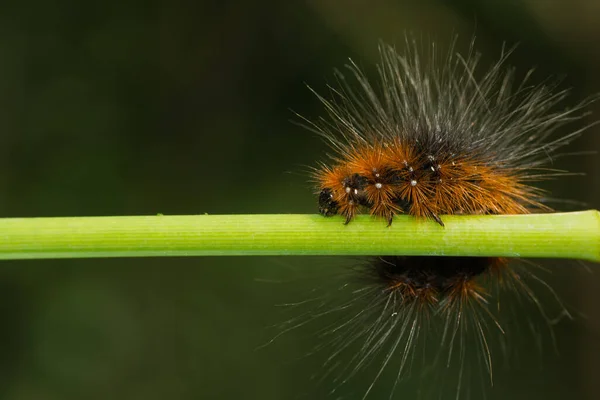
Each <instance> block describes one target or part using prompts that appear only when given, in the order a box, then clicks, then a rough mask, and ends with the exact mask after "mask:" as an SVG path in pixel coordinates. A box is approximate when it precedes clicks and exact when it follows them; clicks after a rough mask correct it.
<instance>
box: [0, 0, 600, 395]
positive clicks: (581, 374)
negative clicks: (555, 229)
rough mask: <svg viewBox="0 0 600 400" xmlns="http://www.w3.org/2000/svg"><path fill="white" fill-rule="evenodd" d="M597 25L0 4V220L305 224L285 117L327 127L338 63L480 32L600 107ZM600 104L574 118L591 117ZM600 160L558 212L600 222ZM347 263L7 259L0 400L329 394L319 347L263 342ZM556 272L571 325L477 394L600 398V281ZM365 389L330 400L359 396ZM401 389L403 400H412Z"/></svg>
mask: <svg viewBox="0 0 600 400" xmlns="http://www.w3.org/2000/svg"><path fill="white" fill-rule="evenodd" d="M599 16H600V3H599V2H597V1H595V0H571V1H567V0H564V1H553V2H550V1H543V0H538V1H534V0H529V1H500V0H498V1H475V0H472V1H468V0H462V1H442V0H439V1H435V0H424V1H412V2H408V1H404V2H403V1H386V0H375V1H368V2H367V1H357V0H352V1H334V0H309V1H304V2H298V1H137V2H136V1H116V0H105V1H102V2H100V1H74V0H55V1H39V0H19V1H16V0H5V1H3V2H2V4H1V5H0V167H1V168H0V212H1V214H2V216H3V217H17V216H18V217H34V216H88V215H130V214H131V215H145V214H156V213H164V214H167V215H168V214H198V213H205V212H207V213H211V214H218V213H313V212H315V211H316V206H315V198H314V195H313V194H312V189H311V187H310V185H309V184H308V183H307V176H306V174H305V172H304V171H306V168H305V166H307V165H314V164H315V163H316V162H317V161H318V160H323V159H324V153H325V151H326V148H325V145H324V144H323V143H322V142H321V141H320V140H319V139H318V138H317V137H315V135H314V134H312V133H310V132H307V131H305V130H303V129H302V128H300V127H298V126H296V125H294V124H292V123H290V119H294V118H295V117H294V114H293V112H292V111H291V110H293V111H296V112H299V113H301V114H303V115H305V116H307V117H311V118H315V117H317V116H318V115H321V114H323V112H322V110H321V106H320V105H319V103H318V101H317V100H316V99H315V97H314V96H313V95H311V94H310V92H309V91H308V90H307V89H306V87H305V83H308V84H310V85H311V86H312V87H314V88H315V89H317V90H318V91H321V92H324V91H325V85H326V84H327V83H328V82H329V83H332V82H334V79H333V76H332V70H333V68H334V67H341V66H343V64H344V63H346V61H347V57H349V56H350V57H352V58H353V59H355V60H356V61H357V62H358V63H359V65H363V66H366V67H367V69H369V68H371V66H372V64H373V63H374V62H375V61H376V58H377V41H378V40H379V39H383V40H385V41H386V42H389V43H393V44H397V45H398V47H400V48H401V47H402V39H403V35H404V32H406V31H413V32H415V33H417V34H419V35H420V34H422V35H423V36H424V37H431V38H434V39H439V40H440V41H441V42H442V43H447V42H448V39H449V37H451V35H452V34H454V33H456V34H459V48H461V49H464V48H465V47H466V45H467V44H468V42H469V41H470V39H471V37H472V36H473V35H476V36H477V48H478V49H479V50H481V51H482V52H483V53H484V61H485V62H484V63H487V62H491V61H493V60H494V58H495V57H497V56H498V54H499V53H500V49H501V47H502V44H503V42H507V43H508V44H510V45H512V44H515V43H519V47H518V48H517V50H516V52H515V54H514V56H513V57H512V58H511V60H510V63H511V64H513V65H515V66H516V67H517V68H518V70H519V71H520V72H521V73H525V71H527V70H528V69H529V68H530V67H532V66H535V67H536V68H537V70H538V72H537V73H536V75H535V76H536V77H537V79H539V80H542V79H544V78H546V77H547V76H548V75H554V76H566V78H565V79H564V86H565V87H568V86H572V87H574V92H573V96H572V97H570V98H569V102H570V103H571V104H575V103H576V102H577V101H579V100H580V99H582V98H583V97H585V96H587V95H589V94H591V93H596V92H600V80H599V78H598V73H597V71H598V70H599V68H600V50H599V48H598V43H599V41H600V24H599V23H598V21H599V20H598V18H599ZM595 108H596V110H595V116H592V117H590V119H587V121H585V122H586V123H589V122H591V121H592V120H593V118H595V119H599V118H600V109H599V107H598V105H597V104H596V105H595ZM591 110H592V111H594V110H593V107H592V108H591ZM599 133H600V132H599V130H598V128H594V129H592V130H589V131H588V132H587V133H586V134H585V135H584V136H583V137H582V138H581V139H579V140H578V141H577V142H576V143H573V145H572V146H570V148H569V149H567V150H566V151H568V152H571V151H573V152H577V151H582V150H597V149H600V138H599V136H598V134H599ZM599 165H600V161H599V158H598V156H581V157H571V158H564V159H560V160H557V164H556V166H557V167H560V168H568V169H569V170H572V171H582V172H585V173H586V175H585V176H573V177H568V178H565V179H562V180H560V181H557V182H551V183H549V184H548V185H546V187H548V188H549V189H551V190H552V191H553V194H554V195H555V196H556V197H561V198H568V199H573V200H579V201H585V202H587V206H572V205H558V206H557V208H561V209H577V208H600V190H599V189H598V187H600V174H599V173H598V171H599V168H598V167H599ZM347 265H348V261H345V262H344V261H340V260H337V261H334V260H327V259H308V258H294V259H292V258H286V259H281V258H258V257H254V258H248V257H246V258H244V257H237V258H163V259H107V260H59V261H15V262H2V263H1V264H0V321H1V324H2V329H1V330H0V398H2V399H19V400H20V399H79V398H89V399H106V398H115V399H137V398H140V399H141V398H143V399H165V398H181V399H187V398H220V399H234V398H244V399H296V398H324V397H325V394H326V393H327V391H326V388H323V387H322V385H319V384H318V382H316V381H312V380H310V377H311V375H319V374H320V371H321V369H320V363H322V361H323V357H319V356H318V355H317V356H315V357H313V356H309V357H304V356H305V355H306V354H308V353H309V352H310V351H311V349H312V348H313V347H314V346H315V345H318V341H317V339H315V337H314V336H313V335H311V329H306V330H298V331H294V332H291V333H289V334H288V335H285V336H284V337H282V338H280V340H277V341H275V342H274V343H273V344H271V345H269V346H266V347H264V348H261V349H258V350H257V349H256V348H257V347H258V346H260V345H261V344H263V343H265V342H267V341H268V340H269V339H270V338H271V337H273V336H274V335H276V333H277V332H278V330H277V328H276V327H274V325H276V324H278V323H281V322H283V321H285V320H286V319H288V318H290V316H291V317H293V316H294V311H293V310H292V311H291V313H290V312H289V310H287V311H286V310H283V311H282V308H281V307H276V306H275V305H276V304H280V303H286V302H292V301H298V300H302V299H303V298H309V297H311V294H310V293H311V290H313V289H314V288H315V282H322V281H323V279H327V276H328V275H327V274H324V273H323V271H324V270H328V271H329V272H331V271H335V270H336V269H337V270H340V269H343V268H344V267H346V266H347ZM561 267H564V268H561ZM592 267H593V268H592V270H593V269H595V266H592ZM329 272H328V273H329ZM320 274H321V275H320ZM552 275H553V277H551V278H550V281H556V282H558V284H557V285H556V286H557V291H559V292H560V293H561V295H562V296H564V297H563V298H564V299H565V302H567V303H568V304H570V305H572V306H573V307H574V309H576V310H578V311H579V313H578V315H577V319H576V321H561V322H560V323H559V324H557V326H556V327H555V333H556V347H557V351H555V350H554V349H553V348H552V345H551V344H548V342H550V340H545V342H546V345H545V347H544V350H543V351H542V356H541V357H540V352H539V351H538V350H537V349H536V348H535V346H534V345H532V344H531V343H529V344H528V342H527V340H523V341H522V342H523V343H521V344H520V346H521V347H520V348H517V349H516V350H515V349H513V351H514V352H518V353H519V354H520V357H519V360H518V362H517V363H516V364H517V365H516V366H515V367H514V368H510V369H507V368H503V367H502V364H503V363H502V362H499V367H498V369H497V371H496V379H495V388H494V390H493V391H491V392H490V393H488V398H505V397H508V396H510V398H513V399H531V398H544V399H564V398H573V399H597V398H598V397H600V383H599V381H598V377H599V374H600V345H599V339H600V311H599V309H598V306H597V304H599V302H600V294H599V293H600V290H599V289H600V283H599V281H600V279H599V273H598V271H592V273H589V272H584V271H582V268H580V267H579V266H577V265H575V264H574V263H573V264H569V263H559V264H558V265H557V268H553V269H552ZM307 276H310V279H308V278H307ZM541 297H543V296H541ZM542 300H543V299H542ZM284 309H285V307H284ZM525 318H527V316H525ZM523 323H524V324H527V320H524V321H523ZM316 329H318V326H317V327H316V328H315V329H314V330H316ZM314 330H313V331H314ZM370 379H371V377H368V378H367V377H365V378H361V377H358V378H356V379H354V380H353V381H352V382H351V383H349V384H348V385H347V386H346V387H345V388H344V389H343V390H342V391H341V392H340V393H337V392H336V394H335V395H334V396H329V398H337V396H340V397H341V398H361V396H362V393H364V390H365V389H366V385H368V383H369V382H370ZM317 380H318V379H317ZM429 384H430V385H436V382H435V381H431V382H429ZM485 384H486V385H487V383H485ZM474 385H475V386H477V387H478V386H480V383H479V382H476V383H474ZM388 389H389V385H388V388H387V389H386V388H383V389H381V391H379V392H377V393H379V394H377V393H375V396H373V398H387V395H386V393H387V392H386V390H388ZM411 390H412V389H408V387H407V388H401V389H398V390H397V394H398V395H399V396H398V397H399V398H414V397H413V396H412V395H411V394H410V393H412V392H411ZM473 392H475V389H474V390H473ZM442 393H443V395H442V396H441V398H453V393H452V392H451V391H448V392H446V393H444V392H442ZM402 394H404V395H405V396H402ZM380 395H381V396H380ZM472 398H479V397H478V396H477V395H473V396H472Z"/></svg>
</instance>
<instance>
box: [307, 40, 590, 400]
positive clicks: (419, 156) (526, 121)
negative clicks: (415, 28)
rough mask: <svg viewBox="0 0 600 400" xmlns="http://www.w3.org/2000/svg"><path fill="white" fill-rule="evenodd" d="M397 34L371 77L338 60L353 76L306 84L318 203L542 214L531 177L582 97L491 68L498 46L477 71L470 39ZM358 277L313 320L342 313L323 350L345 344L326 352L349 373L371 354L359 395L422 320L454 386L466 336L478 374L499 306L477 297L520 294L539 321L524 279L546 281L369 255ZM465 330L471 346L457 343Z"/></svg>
mask: <svg viewBox="0 0 600 400" xmlns="http://www.w3.org/2000/svg"><path fill="white" fill-rule="evenodd" d="M406 45H407V46H406V51H407V53H406V54H405V55H402V54H399V53H397V52H396V50H395V49H394V48H393V47H391V46H387V45H384V44H382V45H380V48H379V50H380V56H381V60H380V63H379V65H378V71H379V81H378V82H377V85H372V84H371V83H370V81H369V80H368V79H367V78H366V76H365V75H364V74H363V72H362V71H361V70H360V69H359V68H358V67H357V66H356V64H354V63H353V62H351V63H350V65H348V66H347V68H348V70H349V72H350V75H351V76H352V77H354V78H355V82H353V83H352V82H349V81H347V80H346V78H345V77H344V75H342V74H341V73H339V72H338V73H337V77H338V81H339V82H340V85H339V86H338V87H331V88H330V90H331V97H330V98H325V97H323V96H321V95H319V94H317V93H315V94H316V95H317V96H318V98H319V99H320V101H321V102H322V103H323V105H324V106H325V109H326V110H327V113H328V118H322V119H320V120H318V121H315V122H311V121H308V120H306V121H307V124H308V125H309V128H310V129H312V130H313V131H314V132H317V133H318V134H319V135H320V136H322V137H323V138H324V139H325V140H326V142H327V143H328V144H329V145H330V147H331V148H332V149H333V152H334V153H333V155H331V156H330V158H331V160H332V162H331V163H327V164H322V165H321V166H320V167H318V168H316V169H314V170H313V173H312V176H313V180H314V181H315V182H316V185H317V194H318V207H319V212H320V213H321V214H322V215H324V216H326V217H329V216H333V215H341V216H342V217H344V219H345V223H346V224H348V223H350V222H351V221H352V219H353V218H354V216H355V215H356V214H357V213H358V212H359V211H361V209H362V210H367V211H368V212H369V213H370V214H371V215H373V216H375V217H380V218H384V219H385V220H387V222H388V226H389V225H391V224H392V221H393V218H394V216H395V215H398V214H403V213H406V214H409V215H413V216H415V217H417V218H426V219H431V220H433V221H436V222H437V223H438V224H439V225H441V226H442V227H443V226H444V222H443V215H447V214H526V213H530V212H539V211H541V212H548V211H551V208H550V207H549V206H548V205H547V204H546V202H545V199H544V196H545V193H544V192H543V191H542V190H541V189H539V188H537V187H535V186H533V185H532V182H534V181H540V180H544V179H549V178H551V177H554V176H560V175H564V174H566V173H565V172H563V171H558V170H553V169H550V168H548V167H547V165H548V164H551V163H552V161H553V156H554V155H555V154H556V150H557V149H558V148H560V147H561V146H564V145H566V144H568V143H569V142H570V141H571V140H572V139H574V138H576V137H577V136H578V135H579V134H580V133H581V132H582V131H583V130H584V129H585V128H581V129H576V130H571V132H570V133H567V134H564V133H563V134H558V133H557V130H558V129H559V128H561V127H562V126H563V125H566V124H569V123H571V122H573V121H577V120H579V119H581V118H582V117H583V116H584V115H585V114H584V113H583V112H582V110H583V109H584V108H585V107H586V106H587V105H588V104H589V101H584V102H582V103H579V104H577V105H575V106H574V107H572V108H563V109H560V107H559V103H561V102H562V101H563V100H564V99H565V97H566V96H567V94H568V91H567V90H558V85H557V84H556V83H548V82H545V83H542V84H537V85H535V84H530V82H529V81H530V73H528V74H527V75H526V76H525V77H524V78H523V80H522V81H521V82H520V83H518V84H516V83H515V79H514V71H513V70H512V69H510V68H507V67H505V65H504V64H505V62H506V58H507V56H508V53H509V52H503V54H502V56H501V58H500V60H499V61H498V62H497V63H495V64H494V65H492V66H491V67H490V68H489V69H488V70H486V71H483V72H481V71H479V68H478V64H479V60H480V56H479V55H478V54H476V53H474V51H473V49H472V47H471V49H470V51H469V53H468V54H467V56H461V55H459V54H455V53H454V50H453V47H452V48H451V50H450V51H449V52H448V53H447V54H441V53H440V52H439V51H438V50H437V49H436V46H435V44H433V43H432V44H431V45H430V47H428V48H427V47H426V48H423V47H422V46H420V45H419V44H418V43H417V42H416V41H410V40H407V43H406ZM529 267H530V266H529ZM361 278H362V279H363V283H362V286H361V287H358V288H356V289H355V290H354V291H353V292H352V293H351V295H350V299H346V300H343V301H342V302H341V304H340V305H337V306H333V305H330V304H329V303H328V302H323V305H322V306H321V308H320V309H319V310H318V311H317V312H315V313H314V315H316V317H314V318H317V317H319V316H322V315H329V314H331V313H332V312H335V311H338V312H343V313H345V316H343V317H341V321H342V322H340V323H339V326H333V327H332V328H331V330H330V331H329V332H330V333H331V335H332V337H331V342H330V346H331V347H333V348H334V349H335V350H334V353H333V355H332V356H331V357H330V358H329V361H330V362H331V364H334V363H333V361H332V360H333V359H335V358H336V357H337V356H339V355H341V354H342V353H344V352H345V351H346V350H347V349H349V348H351V345H352V344H353V343H358V344H359V346H358V347H359V350H358V351H357V352H354V353H351V360H350V362H345V363H344V362H342V363H339V364H341V365H345V367H344V369H343V372H346V373H348V374H349V375H354V374H356V373H357V372H358V371H362V370H363V369H364V368H365V367H366V365H368V364H369V363H370V362H371V361H373V360H374V359H376V358H377V356H378V355H379V356H382V355H383V363H382V365H381V366H380V368H378V369H377V370H376V373H375V377H374V379H373V381H372V384H371V385H370V386H369V388H368V389H367V391H366V393H365V394H364V397H366V396H367V395H368V394H369V393H370V392H371V390H372V389H373V386H374V384H375V382H376V381H377V380H378V379H379V378H380V376H381V374H382V373H383V371H384V369H385V367H386V366H387V365H388V364H391V363H392V362H393V360H394V358H395V357H393V356H394V355H395V354H397V353H400V354H397V355H398V357H397V360H398V371H397V373H395V374H394V375H395V376H396V378H395V381H394V387H396V384H397V383H398V382H399V381H400V380H401V379H402V376H403V374H402V372H404V371H406V370H407V369H408V367H409V366H410V364H411V362H412V360H413V359H414V358H415V353H416V350H415V348H416V346H417V343H418V342H419V340H420V338H421V337H422V336H424V335H428V334H429V333H430V332H428V331H429V330H430V328H431V327H432V326H433V325H436V323H439V324H441V329H439V330H438V332H441V334H440V336H439V337H438V339H437V341H434V343H436V344H439V352H440V353H441V352H446V355H445V356H446V357H447V358H446V362H447V364H450V358H451V357H452V355H453V354H454V355H455V356H454V357H455V358H458V362H459V368H458V369H457V371H458V372H457V375H458V383H457V393H456V397H459V394H460V392H461V390H462V389H461V387H463V385H462V383H461V382H462V379H463V362H464V361H465V360H466V358H467V356H466V354H467V352H468V351H467V350H468V348H469V347H474V349H475V350H476V352H478V360H479V364H480V366H481V367H482V368H480V370H481V371H485V372H487V373H488V374H489V376H490V378H491V375H492V351H491V350H490V347H489V344H488V343H489V341H488V338H487V335H488V334H489V333H490V332H491V331H498V332H501V336H502V337H503V338H504V337H508V336H509V333H508V332H507V330H506V329H505V327H504V326H503V324H502V323H501V320H502V319H503V318H502V317H503V315H501V313H500V310H501V309H502V310H504V312H506V309H507V308H510V307H507V306H503V307H502V308H501V307H500V306H499V300H497V299H496V302H497V304H494V307H491V306H490V302H491V300H492V298H494V297H496V296H497V295H498V294H499V293H500V292H502V291H503V290H508V291H511V294H512V295H513V296H515V297H518V298H519V299H521V298H524V299H527V300H529V304H530V305H532V306H533V308H534V309H537V310H538V311H539V312H540V313H541V315H542V316H543V317H544V318H545V319H546V322H547V323H548V324H550V322H549V321H550V318H549V317H548V316H547V314H546V311H545V310H544V309H543V307H542V305H541V303H540V301H539V300H538V298H537V297H536V295H535V293H534V290H533V289H532V288H531V287H530V283H531V282H533V283H537V284H540V285H541V286H542V287H543V288H545V289H547V290H549V291H550V292H551V293H552V294H554V292H553V291H552V289H551V288H550V287H549V286H548V285H547V284H546V283H545V282H544V281H542V280H541V279H540V278H539V277H537V276H535V275H534V274H533V273H532V272H531V268H523V266H522V265H521V266H519V265H514V264H513V263H510V265H509V260H508V259H505V258H493V257H490V258H478V257H434V256H420V257H399V256H389V257H376V258H372V259H369V260H368V261H367V262H366V263H365V265H364V269H363V273H362V275H361ZM528 282H529V283H528ZM345 285H346V284H344V285H342V287H344V288H345V287H346V286H345ZM335 293H336V296H339V291H336V292H335ZM559 303H560V302H559ZM332 310H333V311H332ZM563 311H564V312H565V313H566V311H565V310H564V308H563V309H562V311H561V312H563ZM469 333H470V334H473V335H474V336H475V339H474V342H475V346H469V345H467V339H465V337H466V336H467V335H468V334H469ZM324 336H327V332H326V334H325V335H324ZM322 347H328V345H327V344H325V345H323V346H322ZM331 369H334V367H333V366H331ZM346 381H347V378H344V379H342V380H341V382H342V383H344V382H346ZM392 395H393V391H392ZM392 395H390V398H391V397H392ZM409 397H410V396H409Z"/></svg>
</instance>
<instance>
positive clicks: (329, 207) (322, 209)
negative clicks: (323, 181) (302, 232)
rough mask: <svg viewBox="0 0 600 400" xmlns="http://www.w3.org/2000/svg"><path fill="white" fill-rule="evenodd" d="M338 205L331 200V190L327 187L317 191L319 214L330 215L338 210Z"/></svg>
mask: <svg viewBox="0 0 600 400" xmlns="http://www.w3.org/2000/svg"><path fill="white" fill-rule="evenodd" d="M338 208H339V205H338V203H337V201H335V200H333V191H332V190H331V189H329V188H325V189H323V190H321V193H319V214H321V215H323V216H325V217H331V216H332V215H336V214H337V212H338Z"/></svg>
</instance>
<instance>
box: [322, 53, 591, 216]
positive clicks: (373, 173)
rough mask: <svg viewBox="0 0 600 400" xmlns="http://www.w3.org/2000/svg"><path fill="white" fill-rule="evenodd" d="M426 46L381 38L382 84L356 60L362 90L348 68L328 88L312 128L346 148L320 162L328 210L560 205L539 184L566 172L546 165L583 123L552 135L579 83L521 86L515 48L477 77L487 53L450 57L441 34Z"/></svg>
mask: <svg viewBox="0 0 600 400" xmlns="http://www.w3.org/2000/svg"><path fill="white" fill-rule="evenodd" d="M417 47H418V46H417V45H416V44H413V45H412V49H413V54H409V55H408V56H402V55H399V54H398V53H396V51H395V50H394V48H392V47H390V46H387V45H381V46H380V54H381V63H380V65H379V74H380V82H379V83H380V85H379V86H380V87H379V91H377V90H376V89H375V88H374V87H373V86H372V85H371V84H370V83H369V81H368V80H367V78H366V77H365V76H364V75H363V73H362V72H361V70H360V69H359V68H358V67H357V66H356V65H355V64H354V63H352V64H351V65H349V66H348V68H349V70H350V72H351V74H352V75H353V76H354V77H355V78H356V80H357V81H358V84H359V90H356V91H355V90H354V89H352V87H351V85H350V84H347V83H346V80H345V78H344V77H343V75H341V74H339V73H338V76H339V80H340V81H341V82H343V84H342V85H341V87H340V88H336V89H333V90H332V91H333V94H334V98H333V99H332V100H327V99H325V98H324V97H322V96H319V98H320V100H321V101H322V102H323V104H324V105H325V107H326V109H327V111H328V113H329V117H330V118H329V120H328V121H326V120H321V121H320V122H317V123H311V128H312V129H313V130H315V131H316V132H317V133H319V134H320V135H321V136H323V137H325V139H326V140H327V142H328V143H329V144H330V145H331V147H332V148H333V150H334V151H335V155H334V156H333V157H332V159H333V165H322V166H321V168H319V169H316V170H315V171H314V173H313V178H314V180H315V181H316V182H317V185H318V197H319V212H320V213H321V214H322V215H324V216H331V215H336V214H340V215H342V216H343V217H344V218H345V221H346V223H348V222H350V221H351V220H352V218H353V217H354V216H355V215H356V213H357V212H358V211H359V210H360V209H361V208H363V209H367V210H369V212H370V214H372V215H374V216H378V217H382V218H385V219H386V220H387V221H388V223H389V224H391V223H392V220H393V217H394V215H397V214H402V213H408V214H410V215H414V216H417V217H426V218H431V219H433V220H435V221H437V222H438V223H439V224H440V225H443V221H442V219H441V218H440V215H444V214H525V213H529V212H532V211H550V207H548V206H547V205H545V204H543V202H542V196H543V191H542V190H540V189H538V188H536V187H533V186H531V185H530V183H531V181H534V180H540V179H545V178H549V177H551V176H552V175H554V174H556V171H548V170H544V169H541V167H542V166H543V165H544V164H548V163H550V162H551V161H552V154H553V152H554V151H555V150H556V149H557V148H558V147H560V146H563V145H565V144H567V143H568V142H569V141H570V140H571V139H572V138H573V137H575V136H576V135H577V134H578V133H579V132H575V133H571V134H569V135H566V136H560V137H558V138H554V139H549V137H550V135H551V134H552V133H553V132H554V131H555V130H556V129H557V128H559V127H560V126H561V125H563V124H565V123H567V122H570V121H572V120H574V119H578V118H580V117H581V115H578V114H577V111H580V110H581V108H582V107H583V106H584V104H580V105H578V106H576V107H574V108H571V109H563V110H553V109H554V107H555V106H556V105H557V104H558V103H559V102H560V101H561V100H563V99H564V98H565V97H566V95H567V91H565V90H563V91H558V92H556V93H553V90H554V89H555V88H556V85H555V84H550V85H537V86H536V85H528V82H527V78H525V80H524V81H523V82H521V83H520V85H518V86H517V87H515V85H514V84H513V75H514V74H513V71H512V70H510V69H504V68H503V64H504V62H505V59H506V55H503V56H502V58H501V60H500V61H499V62H498V63H496V64H495V65H494V66H492V68H490V70H489V71H487V73H485V74H484V75H483V77H482V78H479V79H477V78H475V76H476V74H475V72H476V69H477V65H478V62H479V56H478V55H476V54H469V56H468V57H466V58H463V57H461V56H459V55H454V54H453V53H452V52H450V53H449V54H448V55H447V56H446V57H445V58H444V59H443V60H441V63H440V64H438V63H439V62H440V61H438V60H436V57H438V56H439V54H437V53H436V51H435V49H434V46H433V45H432V47H431V49H430V50H429V53H428V56H429V57H428V59H429V64H428V65H425V64H424V63H422V62H421V59H420V56H419V54H418V53H417V51H416V49H417Z"/></svg>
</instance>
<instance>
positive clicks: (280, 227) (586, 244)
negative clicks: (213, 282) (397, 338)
mask: <svg viewBox="0 0 600 400" xmlns="http://www.w3.org/2000/svg"><path fill="white" fill-rule="evenodd" d="M442 219H443V221H444V222H445V225H446V226H445V227H441V226H439V225H438V224H437V223H435V222H432V221H429V220H425V219H416V218H413V217H410V216H398V217H395V218H394V222H393V224H392V225H391V226H390V227H387V226H386V222H385V221H383V220H380V219H375V218H371V217H369V216H359V217H357V218H356V219H355V220H353V221H352V222H351V223H350V224H348V225H344V224H343V220H342V218H340V217H333V218H324V217H321V216H319V215H293V214H291V215H290V214H281V215H277V214H271V215H193V216H162V215H159V216H128V217H71V218H5V219H0V259H33V258H81V257H146V256H153V257H154V256H231V255H437V256H502V257H542V258H574V259H583V260H591V261H597V262H600V212H598V211H595V210H590V211H581V212H573V213H556V214H531V215H497V216H490V215H485V216H483V215H480V216H474V215H472V216H443V217H442Z"/></svg>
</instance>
